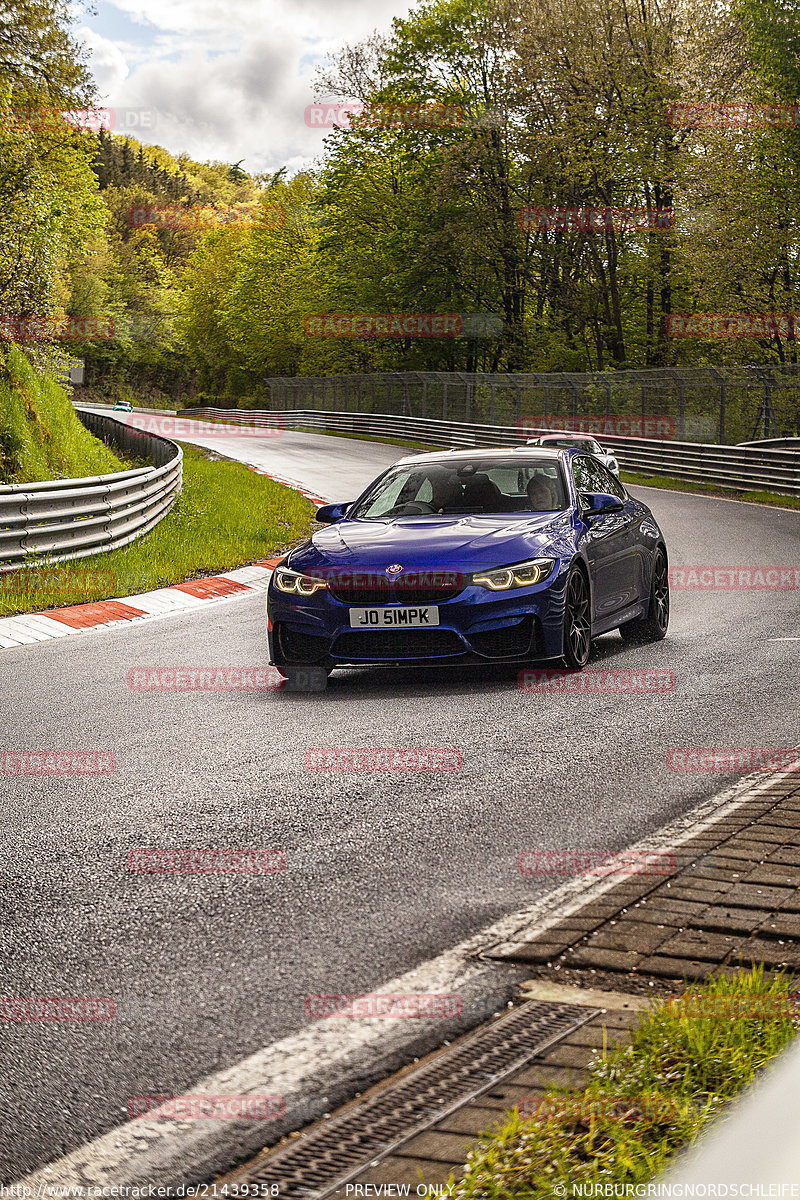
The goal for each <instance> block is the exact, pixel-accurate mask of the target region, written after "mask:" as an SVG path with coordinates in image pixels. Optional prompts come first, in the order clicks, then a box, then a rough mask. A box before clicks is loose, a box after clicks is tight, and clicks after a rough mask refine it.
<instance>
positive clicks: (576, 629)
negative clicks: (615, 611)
mask: <svg viewBox="0 0 800 1200" xmlns="http://www.w3.org/2000/svg"><path fill="white" fill-rule="evenodd" d="M591 652H592V614H591V596H590V594H589V584H588V581H587V579H586V576H585V575H584V573H583V571H581V570H579V569H578V568H577V567H576V568H575V569H574V570H572V571H571V572H570V574H569V578H568V579H567V594H566V598H565V601H564V662H565V663H566V664H567V666H568V667H571V668H572V669H573V670H578V671H580V670H581V669H582V668H583V667H585V666H586V664H587V662H588V661H589V655H590V654H591Z"/></svg>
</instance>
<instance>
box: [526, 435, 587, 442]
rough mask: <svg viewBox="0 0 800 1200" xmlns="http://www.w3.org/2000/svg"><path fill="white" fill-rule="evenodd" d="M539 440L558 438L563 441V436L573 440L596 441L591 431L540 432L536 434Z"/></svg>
mask: <svg viewBox="0 0 800 1200" xmlns="http://www.w3.org/2000/svg"><path fill="white" fill-rule="evenodd" d="M538 437H539V441H540V442H546V441H553V440H554V439H555V438H558V440H559V441H563V439H564V438H567V439H569V440H570V441H573V442H596V441H597V438H596V437H595V436H594V434H593V433H540V434H539V435H538Z"/></svg>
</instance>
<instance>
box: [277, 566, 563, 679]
mask: <svg viewBox="0 0 800 1200" xmlns="http://www.w3.org/2000/svg"><path fill="white" fill-rule="evenodd" d="M565 588H566V571H563V570H562V571H560V570H559V569H558V566H557V567H556V570H555V572H554V573H553V575H552V576H550V578H548V579H547V580H545V581H544V582H543V583H540V584H537V585H536V586H534V587H529V588H517V589H514V590H512V591H509V592H490V591H487V589H485V588H482V587H477V586H474V585H470V586H469V587H467V588H465V589H464V591H463V592H461V593H460V594H459V595H458V596H457V597H455V598H454V599H452V600H447V601H444V602H440V603H439V604H438V605H436V606H435V607H438V609H439V625H438V626H432V627H430V628H416V627H411V628H404V627H402V626H401V627H391V628H387V629H375V630H372V629H370V630H359V629H352V628H351V627H350V608H351V607H361V608H364V607H375V608H383V607H391V608H396V607H399V608H408V607H415V605H414V604H413V603H411V604H410V603H409V602H408V601H405V602H403V601H397V602H392V603H390V604H388V605H383V604H380V605H367V604H363V603H359V604H355V603H354V604H353V605H350V604H346V603H343V602H341V601H339V600H335V599H334V598H333V597H332V596H331V595H330V593H328V592H327V591H320V592H317V593H315V595H314V596H310V597H307V598H305V597H304V598H303V599H302V600H300V599H299V598H295V597H292V598H291V599H290V598H289V597H287V596H286V595H284V594H283V593H282V592H278V591H277V589H276V588H275V585H274V583H272V582H271V583H270V587H269V591H268V594H267V618H268V619H267V635H268V639H269V649H270V662H272V663H274V664H275V665H276V666H289V665H293V664H297V665H310V664H315V665H318V666H323V667H336V666H364V665H368V664H370V663H372V664H383V665H385V666H407V665H409V664H412V663H417V664H424V663H428V664H436V663H442V662H453V663H456V662H483V663H486V662H513V661H525V660H531V659H540V658H541V659H548V658H556V657H558V656H559V655H561V654H562V652H563V618H564V594H565ZM428 607H433V605H428Z"/></svg>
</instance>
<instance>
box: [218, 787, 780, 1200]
mask: <svg viewBox="0 0 800 1200" xmlns="http://www.w3.org/2000/svg"><path fill="white" fill-rule="evenodd" d="M674 856H675V857H674V869H673V870H671V872H670V874H669V875H668V876H667V875H659V876H652V875H650V876H645V875H635V876H630V877H628V878H625V879H623V880H622V881H621V882H619V883H618V884H616V885H615V886H613V887H611V888H609V889H607V890H606V891H604V892H603V893H602V894H601V895H599V896H597V897H596V898H590V899H589V900H588V901H587V902H586V903H585V904H584V905H583V906H582V907H580V908H578V909H576V910H575V911H574V912H573V913H571V914H570V915H569V916H567V917H565V918H564V919H563V920H561V921H558V922H556V923H555V924H553V925H551V926H549V927H548V928H546V929H545V930H541V931H539V932H538V933H537V932H535V931H534V930H531V933H530V936H529V938H528V939H527V941H526V940H525V936H524V933H523V934H520V933H518V934H516V935H515V937H514V940H513V941H511V942H508V943H501V944H499V945H497V946H494V947H492V948H491V950H489V951H484V952H483V954H482V957H484V958H495V959H498V960H502V961H504V962H513V963H523V964H530V965H531V968H532V973H533V974H535V975H537V976H538V978H537V979H536V980H533V981H531V982H529V983H526V984H523V985H522V998H523V1000H524V999H528V998H530V999H542V1000H548V1001H554V1000H555V1001H558V1000H561V1001H562V1002H564V1003H571V1004H575V1003H585V1004H587V1005H589V1006H590V1007H601V1006H602V1007H605V1008H606V1009H607V1011H606V1012H602V1013H599V1014H598V1015H597V1016H596V1017H594V1018H593V1019H592V1021H591V1022H590V1023H588V1024H586V1025H584V1026H583V1027H582V1028H581V1029H579V1030H576V1031H575V1032H573V1033H571V1034H569V1035H567V1036H566V1037H565V1038H564V1039H562V1040H560V1041H559V1042H558V1044H557V1045H556V1046H554V1047H552V1048H550V1049H549V1050H546V1051H545V1052H543V1053H542V1055H541V1056H539V1057H538V1058H537V1059H536V1060H535V1061H534V1062H533V1063H531V1064H529V1065H528V1066H527V1067H525V1068H524V1069H523V1070H522V1071H520V1072H518V1073H516V1074H515V1075H514V1076H509V1077H508V1078H507V1079H505V1080H503V1081H502V1083H501V1084H499V1085H498V1086H497V1087H496V1088H493V1089H492V1091H490V1092H488V1093H486V1094H484V1095H482V1096H479V1097H477V1098H476V1099H474V1100H472V1101H468V1102H467V1103H465V1104H463V1105H462V1106H461V1107H460V1108H458V1109H457V1110H456V1111H454V1112H451V1113H450V1114H449V1115H447V1116H446V1117H444V1118H443V1119H442V1120H441V1121H440V1122H438V1123H437V1124H435V1125H433V1126H432V1127H430V1128H429V1129H426V1130H424V1131H423V1132H421V1133H419V1134H418V1135H416V1136H414V1137H413V1138H411V1139H410V1140H409V1141H407V1142H406V1143H404V1144H403V1145H402V1146H401V1147H399V1148H398V1149H397V1150H396V1151H394V1152H393V1153H392V1154H391V1155H389V1156H387V1157H386V1158H385V1159H383V1160H382V1161H380V1162H378V1163H374V1164H370V1163H368V1162H365V1163H364V1167H363V1169H362V1170H361V1171H360V1172H359V1173H358V1174H357V1175H353V1176H352V1177H351V1184H353V1183H357V1184H360V1185H362V1186H363V1187H364V1191H363V1192H362V1193H361V1195H364V1194H366V1185H372V1187H373V1188H377V1189H379V1190H378V1191H375V1192H374V1194H375V1195H384V1196H387V1197H388V1196H391V1195H395V1196H397V1195H400V1194H406V1193H405V1192H404V1191H403V1192H402V1193H401V1192H400V1191H399V1190H398V1191H397V1192H392V1190H391V1189H392V1188H393V1187H397V1188H398V1189H404V1188H405V1187H406V1186H409V1187H410V1189H411V1190H410V1192H409V1193H408V1194H410V1195H414V1194H416V1191H415V1188H416V1185H417V1184H418V1183H419V1181H420V1178H422V1179H423V1180H424V1182H425V1183H426V1184H428V1185H437V1184H441V1183H443V1182H444V1181H445V1180H446V1179H447V1178H448V1176H449V1175H450V1174H451V1173H454V1174H455V1176H456V1178H460V1177H461V1176H462V1175H463V1173H464V1170H465V1167H464V1163H465V1162H466V1161H467V1155H468V1154H469V1152H470V1151H471V1150H473V1149H474V1148H475V1144H476V1140H477V1138H478V1137H479V1136H480V1135H481V1134H483V1133H486V1132H491V1130H492V1129H493V1127H494V1126H495V1125H496V1124H497V1123H499V1124H501V1125H502V1124H503V1123H504V1121H505V1119H506V1118H505V1116H504V1114H506V1113H508V1111H509V1110H510V1109H512V1108H513V1107H514V1106H515V1105H518V1104H520V1102H521V1101H523V1100H528V1101H530V1100H535V1099H536V1098H538V1097H541V1096H542V1094H543V1092H544V1091H545V1089H546V1088H548V1087H550V1086H555V1087H558V1088H564V1087H566V1088H572V1087H578V1088H580V1087H583V1086H584V1085H585V1084H586V1083H587V1082H588V1068H589V1067H590V1064H591V1060H592V1058H593V1056H594V1055H595V1054H596V1053H597V1052H598V1051H599V1050H600V1049H601V1048H602V1046H603V1044H604V1040H605V1042H606V1044H608V1045H609V1046H611V1045H621V1044H625V1043H626V1042H627V1041H628V1040H629V1039H630V1036H631V1034H632V1031H633V1029H634V1028H635V1026H636V1024H637V1023H638V1019H639V1014H640V1012H641V1011H642V1010H646V1009H647V1008H648V1007H649V1005H650V1002H651V1001H652V1000H655V999H657V998H659V996H660V995H661V993H662V992H663V991H664V990H666V991H667V994H671V995H672V994H675V993H679V992H681V991H682V990H683V986H684V984H683V980H701V979H707V978H710V977H712V976H716V975H727V976H733V975H735V974H737V973H738V971H739V970H740V969H742V968H747V967H748V966H750V965H751V964H760V963H763V964H764V965H765V967H766V970H767V975H769V974H770V973H771V972H773V971H775V970H777V969H781V968H783V967H787V968H789V969H790V970H795V971H796V970H800V886H799V885H800V775H799V774H798V773H797V772H794V773H793V772H788V773H784V774H782V775H777V776H775V777H773V778H772V779H769V780H767V781H766V786H761V785H759V786H758V787H757V788H756V789H754V790H753V792H752V794H750V795H747V796H746V798H745V799H743V800H742V802H741V803H737V805H736V807H735V808H734V809H733V810H732V811H730V812H727V815H722V816H721V817H720V818H719V819H718V820H715V821H711V822H709V823H708V824H704V825H703V826H702V828H701V829H700V830H699V831H698V832H697V833H696V834H694V835H690V836H689V837H688V838H687V839H685V840H681V841H679V842H678V843H676V848H675V852H674ZM556 972H558V974H556ZM567 978H571V979H574V980H575V981H576V982H578V984H579V988H577V989H576V988H571V987H564V986H563V985H564V983H565V982H566V981H567ZM601 981H602V986H604V987H605V988H618V989H619V991H611V992H601V991H598V990H597V988H598V986H601ZM668 981H669V982H668ZM587 984H588V985H589V986H588V987H587V986H586V985H587ZM650 989H652V990H650ZM581 994H582V995H583V997H584V998H583V1000H581V999H579V998H578V997H580V996H581ZM435 1056H436V1052H434V1054H433V1055H431V1056H430V1057H431V1058H434V1057H435ZM406 1069H408V1068H406ZM389 1082H391V1081H390V1080H387V1081H384V1084H383V1085H380V1084H379V1085H377V1088H380V1087H381V1086H385V1085H386V1084H387V1083H389ZM377 1088H376V1090H377ZM367 1095H369V1093H367ZM359 1103H360V1101H359V1100H353V1101H351V1102H350V1104H349V1105H347V1106H345V1107H348V1108H351V1107H352V1108H356V1107H357V1106H358V1105H359ZM300 1136H302V1134H301V1135H300ZM273 1149H275V1148H273ZM270 1153H272V1151H271V1150H267V1151H263V1152H262V1154H261V1155H260V1156H259V1157H258V1158H257V1159H256V1160H255V1162H251V1163H249V1164H247V1165H246V1166H245V1167H243V1168H240V1169H239V1170H238V1171H235V1172H232V1173H231V1174H229V1175H226V1176H224V1177H223V1179H222V1180H221V1182H232V1183H235V1182H238V1181H242V1180H243V1181H247V1179H248V1174H249V1172H250V1171H251V1170H252V1169H253V1167H256V1166H260V1165H261V1164H263V1163H264V1162H267V1161H268V1160H269V1155H270ZM370 1194H373V1193H370ZM420 1194H422V1193H420ZM431 1194H432V1193H431ZM349 1195H350V1196H352V1195H353V1190H352V1187H351V1191H350V1193H349ZM340 1197H341V1200H347V1197H348V1193H347V1192H346V1190H345V1189H344V1188H339V1189H337V1191H335V1192H334V1193H332V1197H331V1200H339V1198H340Z"/></svg>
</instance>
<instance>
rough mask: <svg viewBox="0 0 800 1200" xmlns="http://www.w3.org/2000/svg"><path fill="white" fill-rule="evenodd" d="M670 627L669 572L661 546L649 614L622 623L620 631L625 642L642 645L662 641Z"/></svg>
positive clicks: (654, 573) (654, 561) (653, 580)
mask: <svg viewBox="0 0 800 1200" xmlns="http://www.w3.org/2000/svg"><path fill="white" fill-rule="evenodd" d="M668 628H669V572H668V571H667V556H666V554H665V553H664V551H663V550H662V549H661V547H660V546H659V548H658V549H657V550H656V552H655V555H654V558H653V578H652V581H651V583H650V603H649V604H648V606H647V616H646V617H640V618H639V619H638V620H636V621H626V622H625V624H624V625H620V628H619V632H620V635H621V637H622V640H623V642H633V643H634V644H638V645H640V646H641V645H645V644H646V643H647V642H660V641H661V640H662V638H665V637H666V636H667V629H668Z"/></svg>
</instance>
